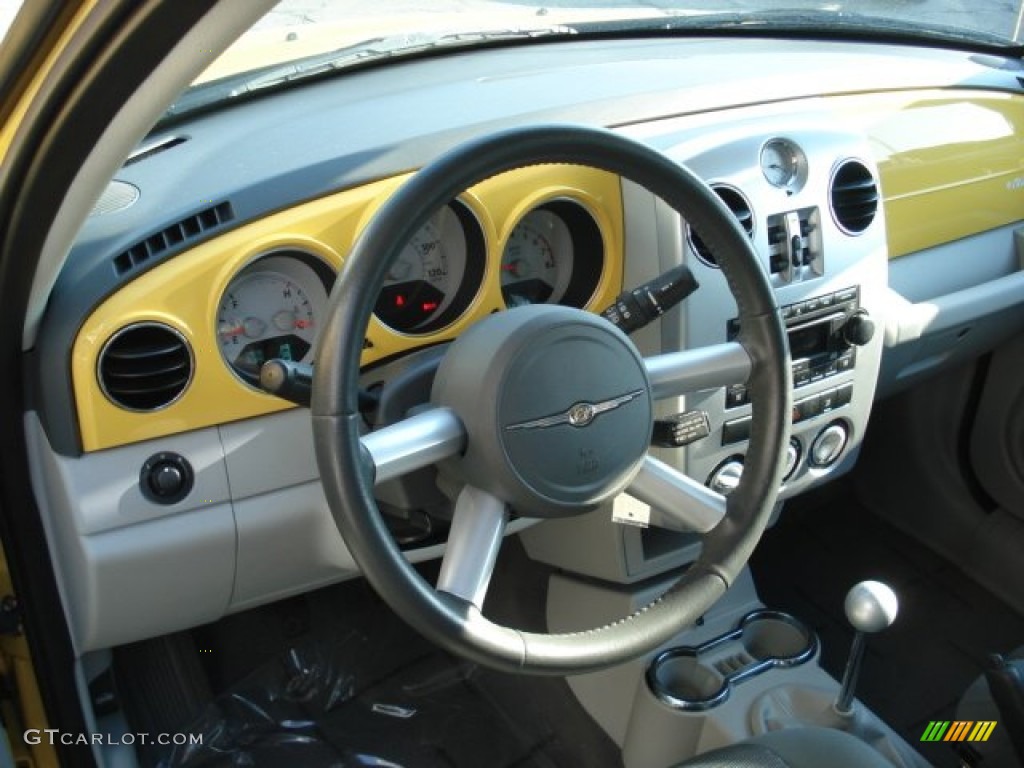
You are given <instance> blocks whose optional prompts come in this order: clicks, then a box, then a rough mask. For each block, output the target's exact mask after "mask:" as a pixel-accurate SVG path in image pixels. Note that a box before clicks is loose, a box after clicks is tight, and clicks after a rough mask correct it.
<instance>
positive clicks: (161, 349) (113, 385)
mask: <svg viewBox="0 0 1024 768" xmlns="http://www.w3.org/2000/svg"><path fill="white" fill-rule="evenodd" d="M192 368H193V361H192V350H191V348H190V347H189V345H188V342H187V341H185V338H184V337H183V336H182V335H181V334H180V333H178V332H177V331H176V330H174V329H173V328H171V327H169V326H166V325H163V324H161V323H136V324H135V325H129V326H127V327H125V328H122V329H121V330H120V331H118V332H117V333H115V334H114V335H113V336H112V337H111V338H110V340H109V341H107V343H106V344H105V345H104V347H103V350H102V351H101V352H100V359H99V369H98V375H99V381H100V387H101V388H102V389H103V394H105V395H106V396H107V399H108V400H110V401H111V402H112V403H114V404H115V405H118V406H120V407H121V408H125V409H127V410H130V411H156V410H159V409H161V408H166V407H167V406H168V405H170V404H171V403H173V402H174V401H175V400H177V399H178V398H179V397H181V395H182V393H184V391H185V390H186V389H187V388H188V385H189V383H190V382H191V381H192Z"/></svg>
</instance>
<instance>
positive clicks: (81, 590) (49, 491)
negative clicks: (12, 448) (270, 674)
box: [25, 413, 235, 653]
mask: <svg viewBox="0 0 1024 768" xmlns="http://www.w3.org/2000/svg"><path fill="white" fill-rule="evenodd" d="M25 429H26V436H27V439H28V443H29V451H30V454H31V466H32V470H33V471H32V485H33V490H34V492H35V494H36V498H37V500H38V503H39V507H40V511H41V514H42V517H43V525H44V528H45V530H46V534H47V540H48V542H49V546H50V556H51V559H52V560H53V563H54V567H55V570H56V576H57V582H58V587H59V589H60V592H61V596H62V599H63V602H64V610H65V614H66V616H67V620H68V625H69V627H70V629H71V636H72V642H73V644H74V647H75V650H76V652H77V653H83V652H86V651H90V650H96V649H100V648H106V647H109V646H112V645H118V644H121V643H126V642H131V641H134V640H140V639H142V638H146V637H154V636H157V635H162V634H165V633H167V632H172V631H174V630H177V629H182V628H184V627H189V626H194V625H196V624H201V623H204V622H208V621H213V620H214V619H217V618H219V617H220V616H222V615H223V614H224V612H225V610H226V609H227V606H228V602H229V599H230V596H231V588H232V584H233V582H234V577H235V521H234V515H233V513H232V509H231V504H230V502H229V501H227V478H226V473H225V471H224V464H223V455H222V454H221V451H220V446H219V441H218V440H217V438H216V432H215V431H214V430H204V431H202V432H197V433H192V434H188V435H180V436H177V437H176V438H174V439H169V440H167V441H164V442H162V443H161V446H162V447H166V448H170V449H173V450H177V451H178V452H180V453H182V455H185V456H188V457H189V461H190V462H191V463H192V465H193V467H195V469H196V486H195V488H194V490H193V492H192V494H190V495H189V497H188V498H187V499H185V500H184V501H182V502H179V503H178V504H175V505H170V506H166V507H164V506H162V505H157V504H153V503H151V502H149V501H146V500H145V498H144V497H143V496H142V494H141V492H140V491H139V489H138V467H139V466H141V463H142V462H143V461H145V459H146V457H147V456H148V455H149V454H150V453H152V452H153V450H154V446H153V445H152V444H148V445H137V446H131V447H129V448H125V449H118V450H116V451H105V452H101V453H95V454H89V456H87V457H85V458H83V459H81V460H74V459H68V458H67V457H64V456H60V455H59V454H57V453H56V452H55V451H53V449H52V448H51V447H50V445H49V443H48V442H47V440H46V435H45V433H44V432H43V429H42V426H41V425H40V423H39V421H38V419H37V418H36V416H35V415H34V414H32V413H30V414H28V415H27V416H26V420H25Z"/></svg>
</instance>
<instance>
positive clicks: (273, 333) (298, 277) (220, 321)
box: [217, 252, 330, 384]
mask: <svg viewBox="0 0 1024 768" xmlns="http://www.w3.org/2000/svg"><path fill="white" fill-rule="evenodd" d="M312 258H313V257H310V256H308V255H307V254H298V253H290V252H289V253H288V254H287V255H286V254H275V255H273V256H268V257H264V258H261V259H258V260H257V261H255V262H253V263H252V264H250V265H249V266H247V267H246V268H245V269H244V270H242V271H241V272H240V273H239V274H238V275H237V276H236V277H235V278H234V279H233V280H232V281H231V282H230V284H229V285H228V287H227V290H226V291H225V292H224V295H223V296H222V297H221V300H220V303H219V304H218V305H217V344H218V346H219V347H220V351H221V355H222V356H223V357H224V360H225V361H226V362H227V363H228V365H229V366H230V367H231V369H232V370H233V371H234V372H235V373H236V374H238V375H239V376H240V377H241V378H242V379H243V380H244V381H246V382H247V383H249V384H255V383H256V382H257V381H258V380H259V371H260V366H262V365H263V363H265V362H266V361H267V360H271V359H273V358H281V359H283V360H297V361H307V362H308V361H309V360H310V357H311V354H312V350H313V344H314V341H315V340H316V334H317V331H318V328H319V322H320V319H321V318H322V316H323V310H324V307H325V306H326V304H327V286H326V284H325V282H324V277H325V276H326V275H328V274H330V272H329V270H328V269H327V268H326V266H322V268H321V269H319V270H314V268H313V266H312V265H311V263H310V262H309V260H310V259H312ZM318 271H319V272H324V273H325V274H317V272H318ZM328 282H329V279H328Z"/></svg>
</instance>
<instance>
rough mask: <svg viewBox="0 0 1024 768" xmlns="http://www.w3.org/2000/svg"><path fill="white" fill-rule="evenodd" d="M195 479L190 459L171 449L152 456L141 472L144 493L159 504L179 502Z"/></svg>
mask: <svg viewBox="0 0 1024 768" xmlns="http://www.w3.org/2000/svg"><path fill="white" fill-rule="evenodd" d="M193 481H194V475H193V472H192V466H191V465H190V464H189V463H188V460H187V459H186V458H185V457H184V456H182V455H181V454H178V453H171V452H169V451H168V452H162V453H157V454H154V455H153V456H150V457H149V458H148V459H147V460H146V463H145V464H143V465H142V471H141V472H139V489H140V490H141V491H142V495H143V496H145V497H146V498H147V499H149V500H150V501H153V502H156V503H157V504H177V503H178V502H179V501H181V500H182V499H184V498H185V497H186V496H188V494H189V491H191V490H192V484H193Z"/></svg>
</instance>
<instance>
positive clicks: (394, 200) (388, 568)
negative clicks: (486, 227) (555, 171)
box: [312, 125, 792, 675]
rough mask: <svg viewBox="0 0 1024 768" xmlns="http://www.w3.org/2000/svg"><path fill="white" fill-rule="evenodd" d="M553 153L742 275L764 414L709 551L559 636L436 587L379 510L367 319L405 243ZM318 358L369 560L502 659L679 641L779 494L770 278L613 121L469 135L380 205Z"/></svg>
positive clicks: (671, 170)
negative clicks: (615, 610) (675, 214)
mask: <svg viewBox="0 0 1024 768" xmlns="http://www.w3.org/2000/svg"><path fill="white" fill-rule="evenodd" d="M547 163H565V164H574V165H585V166H592V167H595V168H599V169H603V170H605V171H609V172H611V173H615V174H618V175H620V176H622V177H625V178H627V179H630V180H632V181H634V182H636V183H638V184H640V185H641V186H644V187H645V188H647V189H648V190H650V191H651V192H653V193H654V194H656V195H657V196H659V197H661V198H663V199H664V200H665V201H666V202H667V203H668V204H669V205H671V206H672V207H673V208H674V209H676V210H677V211H680V212H684V213H685V216H686V218H687V220H688V221H689V222H690V223H691V224H692V225H693V226H694V227H696V228H697V229H699V231H700V233H701V238H702V240H703V241H704V242H705V243H706V244H707V246H708V247H709V248H710V249H711V250H712V252H713V253H714V254H715V255H716V257H717V259H718V263H719V264H720V266H721V268H722V271H723V273H724V275H725V277H726V279H727V280H728V282H729V285H730V288H731V290H732V292H733V296H734V297H735V300H736V304H737V307H738V309H739V316H740V320H741V326H742V332H741V335H740V339H739V341H740V343H741V344H742V345H743V346H744V348H745V349H746V351H747V353H748V354H749V355H750V357H751V360H752V362H753V366H752V374H751V378H750V380H749V381H748V389H749V392H750V399H751V402H752V406H753V414H754V419H753V424H752V431H751V438H750V447H749V451H748V454H747V460H746V463H745V467H744V472H743V475H742V479H741V482H740V484H739V486H738V487H737V488H736V490H735V491H734V492H733V493H732V494H731V495H730V496H729V499H728V503H727V514H726V517H725V519H724V520H723V521H722V523H721V524H720V525H719V526H718V527H716V528H715V529H714V530H713V531H711V532H710V533H709V534H707V535H706V536H705V539H704V547H703V550H702V554H701V556H700V558H699V560H698V561H697V562H696V563H694V564H693V565H692V566H691V567H690V568H689V569H688V570H687V571H686V573H685V574H684V575H683V576H682V578H681V579H680V580H679V582H677V583H676V584H675V585H674V586H673V587H672V588H670V589H669V590H668V591H667V592H666V593H665V594H664V595H662V596H661V597H660V598H658V599H657V600H655V601H654V602H653V603H651V604H650V605H648V606H646V607H645V608H643V609H641V610H640V611H638V612H637V613H635V614H633V615H632V616H630V617H627V618H624V619H622V620H619V621H617V622H615V623H613V624H609V625H606V626H604V627H600V628H595V629H591V630H587V631H585V632H576V633H569V634H560V635H555V634H538V633H529V632H522V631H519V630H515V629H511V628H508V627H502V626H499V625H496V624H493V623H492V622H490V621H488V620H487V619H485V618H484V617H483V616H482V615H481V614H480V612H479V611H477V610H476V609H475V608H473V607H472V606H470V605H469V604H467V603H465V602H463V601H462V600H460V599H458V598H456V597H453V596H451V595H448V594H445V593H441V592H437V591H435V590H434V589H433V588H432V587H431V586H430V585H428V584H427V583H426V582H425V581H424V580H423V579H422V578H421V577H420V576H419V575H418V574H417V573H416V571H415V570H414V569H413V568H412V566H411V565H410V564H409V563H408V561H407V560H406V558H405V556H404V555H403V554H402V552H401V551H400V549H399V548H398V546H397V545H396V544H395V543H394V541H393V539H392V537H391V535H390V533H389V532H388V530H387V527H386V525H385V524H384V522H383V519H382V518H381V515H380V514H379V513H378V512H377V510H376V502H375V501H374V498H373V478H372V470H371V469H370V468H369V467H368V462H367V457H366V455H365V449H363V447H362V445H361V443H360V442H359V429H360V424H361V421H362V419H361V416H360V415H359V412H358V407H357V392H358V378H359V366H360V356H361V352H362V347H363V337H364V335H365V329H366V327H367V324H368V322H369V318H370V315H371V313H372V311H373V307H374V303H375V299H376V296H377V293H378V291H379V287H380V286H381V285H382V283H383V281H384V275H385V273H386V271H387V268H388V266H389V265H390V263H391V261H393V260H394V258H395V257H397V255H398V252H399V251H400V250H401V248H402V247H403V246H404V244H405V243H406V242H407V241H408V240H409V239H410V238H411V237H412V236H413V235H414V234H415V233H416V231H417V230H418V229H419V228H420V226H421V225H422V224H423V223H424V222H425V221H426V220H427V219H428V218H429V217H430V216H431V215H432V214H433V213H434V212H435V211H437V210H438V209H439V208H441V207H442V206H444V205H446V204H447V203H448V202H449V201H450V200H452V199H454V198H455V197H457V196H458V195H459V194H460V193H462V192H463V191H464V190H465V189H467V188H469V187H471V186H473V185H475V184H478V183H480V182H481V181H483V180H485V179H487V178H490V177H492V176H495V175H498V174H499V173H502V172H505V171H509V170H513V169H516V168H521V167H526V166H531V165H538V164H547ZM316 361H317V364H316V368H315V375H314V381H313V398H312V416H313V431H314V441H315V447H316V454H317V463H318V466H319V469H320V477H321V482H322V484H323V487H324V492H325V494H326V497H327V501H328V504H329V506H330V508H331V512H332V515H333V517H334V520H335V522H336V524H337V526H338V529H339V531H340V532H341V535H342V537H343V538H344V540H345V542H346V544H347V545H348V547H349V549H350V551H351V553H352V555H353V557H354V558H355V560H356V563H357V564H358V565H359V567H360V568H361V569H362V572H363V574H364V575H365V576H366V578H367V579H368V580H369V581H370V583H371V584H372V585H373V587H374V588H375V589H376V590H377V592H378V593H379V594H380V595H381V596H382V598H383V599H384V600H385V601H386V602H388V604H389V605H391V607H392V608H393V609H394V610H395V611H396V612H397V613H398V614H399V615H401V616H402V617H403V618H404V619H405V620H406V621H408V622H409V623H410V624H412V625H413V626H414V627H415V628H416V629H417V630H418V631H420V632H421V633H422V634H424V635H425V636H426V637H428V638H429V639H431V640H432V641H433V642H435V643H437V644H438V645H440V646H442V647H444V648H446V649H448V650H450V651H452V652H454V653H457V654H459V655H462V656H464V657H466V658H469V659H471V660H473V661H476V662H479V663H482V664H485V665H487V666H490V667H494V668H497V669H502V670H505V671H512V672H529V673H536V674H557V675H562V674H569V673H580V672H587V671H592V670H595V669H600V668H603V667H607V666H611V665H613V664H616V663H619V662H622V661H625V660H627V659H630V658H635V657H637V656H640V655H642V654H644V653H646V652H649V651H651V650H653V649H654V648H656V647H658V646H659V645H661V644H663V643H665V642H667V641H668V640H670V639H671V638H672V637H673V636H674V635H675V634H677V633H678V632H679V631H680V630H681V629H683V628H684V627H686V626H687V625H689V624H692V623H693V622H694V621H695V620H696V619H697V618H698V617H699V616H700V615H701V614H702V613H704V612H705V611H706V610H707V609H708V608H709V607H710V606H711V604H712V603H714V601H715V600H717V599H718V598H719V597H721V596H722V595H723V594H724V592H725V590H726V589H727V588H728V586H729V585H730V584H731V583H732V581H733V580H734V578H735V577H736V575H737V574H738V573H739V571H740V570H741V569H742V568H743V566H744V564H745V563H746V561H747V559H748V557H749V555H750V552H751V551H753V548H754V546H755V545H756V544H757V541H758V540H759V538H760V536H761V533H762V532H763V531H764V528H765V526H766V525H767V523H768V520H769V518H770V516H771V513H772V509H773V507H774V504H775V499H776V497H777V494H778V487H779V484H780V482H781V474H782V463H781V461H780V457H781V456H782V455H783V451H784V450H785V447H786V444H787V442H788V439H789V414H790V411H791V404H792V403H791V401H792V391H791V386H790V364H789V352H788V345H787V342H786V338H785V332H784V328H783V326H782V322H781V319H780V317H779V315H778V310H777V307H776V305H775V299H774V295H773V293H772V290H771V286H770V285H769V283H768V280H767V277H766V275H765V273H764V271H763V269H762V268H761V267H760V266H759V264H758V261H757V256H756V254H755V252H754V251H753V248H752V246H751V244H750V241H749V240H748V238H747V236H746V234H745V233H744V232H743V230H742V229H741V228H740V226H739V224H738V223H737V222H736V221H735V219H734V218H733V216H732V215H731V213H730V212H729V210H728V209H727V208H726V207H725V206H724V205H723V204H722V203H721V201H720V200H719V199H718V197H717V196H716V195H715V194H714V193H713V192H712V191H711V189H710V188H709V187H708V186H707V185H706V184H705V183H704V182H703V181H702V180H700V179H699V178H698V177H697V176H696V175H694V174H693V173H692V172H691V171H689V170H688V169H686V168H685V167H682V166H680V165H678V164H676V163H675V162H673V161H671V160H670V159H669V158H667V157H665V156H664V155H662V154H661V153H659V152H658V151H656V150H655V149H653V148H651V147H648V146H647V145H644V144H641V143H638V142H636V141H633V140H631V139H628V138H626V137H623V136H620V135H618V134H615V133H612V132H610V131H606V130H602V129H596V128H589V127H581V126H564V125H551V126H537V127H526V128H513V129H510V130H507V131H502V132H499V133H494V134H490V135H488V136H486V137H484V138H481V139H478V140H475V141H471V142H468V143H466V144H463V145H462V146H460V147H458V148H456V149H454V150H452V151H450V152H448V153H446V154H444V155H442V156H441V157H439V158H438V159H437V160H435V161H434V162H432V163H430V164H429V165H428V166H426V167H425V168H424V169H422V170H421V171H420V172H418V173H417V174H415V175H414V176H413V177H412V178H410V179H409V180H408V181H407V182H406V183H405V184H403V186H402V187H401V188H400V189H399V190H398V191H397V192H395V194H394V195H392V197H391V198H390V199H389V200H388V201H387V202H386V203H385V204H384V205H383V206H382V207H381V208H380V210H379V211H378V212H377V213H376V215H375V216H374V217H373V219H372V220H371V221H370V223H369V224H368V226H367V227H366V229H365V230H364V231H363V233H362V234H361V235H360V237H359V239H358V241H357V243H356V245H355V247H354V248H353V250H352V253H351V254H350V255H349V257H348V258H347V259H346V261H345V264H344V267H343V269H342V271H341V274H340V275H339V277H338V279H337V281H336V282H335V286H334V290H333V291H332V293H331V297H330V301H329V307H328V315H327V321H326V324H325V326H324V327H323V329H322V333H321V337H320V341H319V345H318V348H317V354H316Z"/></svg>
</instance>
